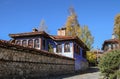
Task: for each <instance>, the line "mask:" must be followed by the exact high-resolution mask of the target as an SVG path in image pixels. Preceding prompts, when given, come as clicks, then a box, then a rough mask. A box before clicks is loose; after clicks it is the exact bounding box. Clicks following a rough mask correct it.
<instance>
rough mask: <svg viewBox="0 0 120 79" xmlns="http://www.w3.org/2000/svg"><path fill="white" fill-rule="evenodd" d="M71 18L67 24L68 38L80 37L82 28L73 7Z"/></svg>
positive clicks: (70, 11)
mask: <svg viewBox="0 0 120 79" xmlns="http://www.w3.org/2000/svg"><path fill="white" fill-rule="evenodd" d="M69 13H70V16H69V17H68V19H67V22H66V36H80V35H81V28H80V25H79V23H78V21H77V15H76V14H75V12H74V9H73V7H70V9H69Z"/></svg>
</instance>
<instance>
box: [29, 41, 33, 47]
mask: <svg viewBox="0 0 120 79" xmlns="http://www.w3.org/2000/svg"><path fill="white" fill-rule="evenodd" d="M28 47H30V48H32V47H33V40H32V39H30V40H28Z"/></svg>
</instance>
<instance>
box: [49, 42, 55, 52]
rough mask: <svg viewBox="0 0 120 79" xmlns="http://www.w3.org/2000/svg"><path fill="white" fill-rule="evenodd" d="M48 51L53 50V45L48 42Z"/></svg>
mask: <svg viewBox="0 0 120 79" xmlns="http://www.w3.org/2000/svg"><path fill="white" fill-rule="evenodd" d="M48 51H49V52H54V51H53V45H52V44H51V43H49V44H48Z"/></svg>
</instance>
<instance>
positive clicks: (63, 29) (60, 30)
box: [58, 28, 66, 36]
mask: <svg viewBox="0 0 120 79" xmlns="http://www.w3.org/2000/svg"><path fill="white" fill-rule="evenodd" d="M65 33H66V28H61V29H58V36H65Z"/></svg>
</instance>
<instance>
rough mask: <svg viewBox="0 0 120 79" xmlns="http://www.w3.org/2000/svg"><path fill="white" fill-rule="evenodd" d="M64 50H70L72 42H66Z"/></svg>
mask: <svg viewBox="0 0 120 79" xmlns="http://www.w3.org/2000/svg"><path fill="white" fill-rule="evenodd" d="M64 52H70V43H65V44H64Z"/></svg>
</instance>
